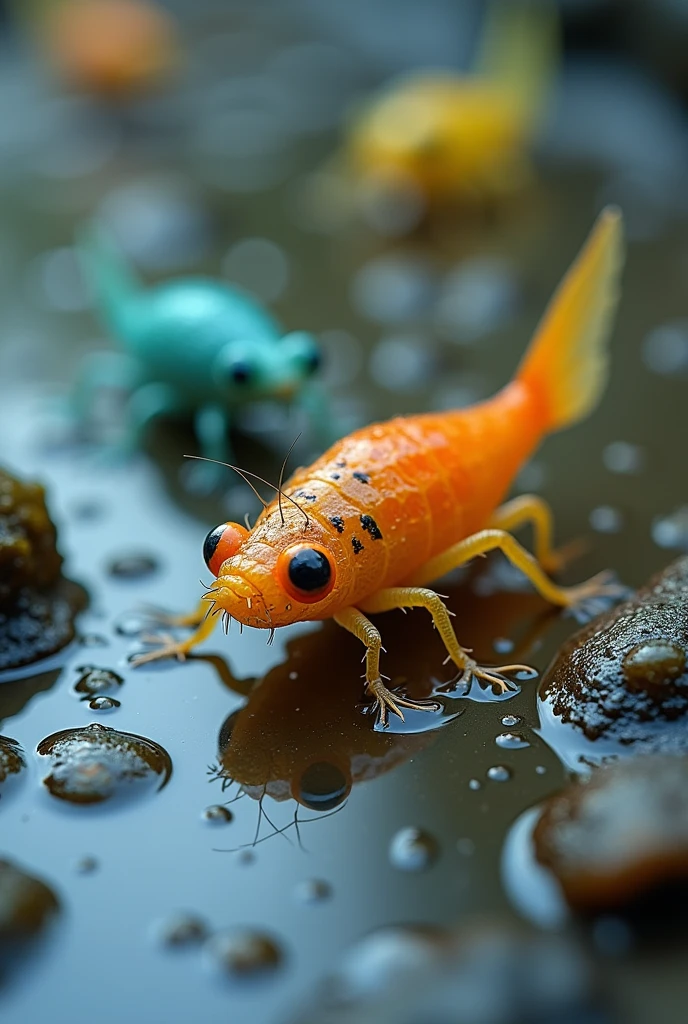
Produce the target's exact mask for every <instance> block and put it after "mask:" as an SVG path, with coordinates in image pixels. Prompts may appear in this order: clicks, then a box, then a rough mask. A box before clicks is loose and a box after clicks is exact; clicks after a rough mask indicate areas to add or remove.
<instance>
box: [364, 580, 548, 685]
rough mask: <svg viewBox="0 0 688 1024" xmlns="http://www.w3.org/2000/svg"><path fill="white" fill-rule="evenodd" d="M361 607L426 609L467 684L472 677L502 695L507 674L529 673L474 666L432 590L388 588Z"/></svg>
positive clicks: (524, 668)
mask: <svg viewBox="0 0 688 1024" xmlns="http://www.w3.org/2000/svg"><path fill="white" fill-rule="evenodd" d="M362 607H363V608H364V609H365V610H366V611H367V612H373V613H375V612H389V611H392V610H394V609H395V608H426V609H427V610H428V611H429V612H430V614H431V615H432V621H433V622H434V624H435V627H436V629H437V632H438V633H439V635H440V637H441V638H442V642H443V644H444V646H445V647H446V649H447V653H448V654H449V657H450V658H451V660H452V661H453V662H454V664H455V665H456V667H457V668H458V669H459V671H460V672H461V673H462V674H463V676H464V677H466V679H467V681H470V679H471V677H472V676H475V677H476V678H477V679H478V680H480V681H482V682H485V683H489V684H490V685H493V686H498V687H499V689H500V690H501V692H502V693H505V692H506V691H507V690H509V689H511V680H510V679H509V673H511V672H532V669H531V668H530V667H529V666H528V665H500V666H499V668H482V667H481V666H480V665H478V663H477V662H476V661H474V660H473V658H471V657H470V652H469V651H468V650H467V649H466V648H464V647H462V646H461V644H460V643H459V641H458V640H457V638H456V633H455V632H454V627H453V626H452V624H451V619H450V618H449V615H450V612H449V611H448V610H447V607H446V606H445V604H444V602H443V601H442V598H441V597H440V595H439V594H436V593H435V591H434V590H428V589H427V588H426V587H388V588H386V589H385V590H378V592H377V593H376V594H373V595H372V596H371V597H368V598H366V600H365V601H364V602H363V604H362Z"/></svg>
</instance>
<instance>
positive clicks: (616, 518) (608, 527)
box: [588, 505, 623, 533]
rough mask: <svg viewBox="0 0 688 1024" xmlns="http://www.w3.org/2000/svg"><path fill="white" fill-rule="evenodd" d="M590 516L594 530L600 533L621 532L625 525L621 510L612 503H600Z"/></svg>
mask: <svg viewBox="0 0 688 1024" xmlns="http://www.w3.org/2000/svg"><path fill="white" fill-rule="evenodd" d="M588 518H589V522H590V525H591V526H592V528H593V530H596V531H597V532H598V533H619V531H620V530H621V529H622V527H623V516H622V514H621V512H619V510H618V508H613V507H612V506H611V505H598V507H597V508H594V509H593V510H592V512H591V513H590V516H589V517H588Z"/></svg>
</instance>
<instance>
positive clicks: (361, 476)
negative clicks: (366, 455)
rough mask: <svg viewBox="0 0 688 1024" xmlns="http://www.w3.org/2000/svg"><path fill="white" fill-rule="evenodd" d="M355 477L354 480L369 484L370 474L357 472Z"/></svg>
mask: <svg viewBox="0 0 688 1024" xmlns="http://www.w3.org/2000/svg"><path fill="white" fill-rule="evenodd" d="M353 478H354V480H358V481H359V482H360V483H362V484H369V483H370V477H369V476H368V474H367V473H358V472H356V473H354V474H353Z"/></svg>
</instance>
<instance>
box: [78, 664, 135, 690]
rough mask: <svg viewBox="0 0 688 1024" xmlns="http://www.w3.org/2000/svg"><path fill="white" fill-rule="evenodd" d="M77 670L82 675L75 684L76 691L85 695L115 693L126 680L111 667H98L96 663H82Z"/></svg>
mask: <svg viewBox="0 0 688 1024" xmlns="http://www.w3.org/2000/svg"><path fill="white" fill-rule="evenodd" d="M77 672H80V673H81V674H80V676H79V678H78V679H77V681H76V683H75V684H74V692H75V693H79V694H84V696H85V697H97V696H100V695H101V694H105V693H109V694H111V693H115V692H116V691H117V690H118V689H119V687H120V686H121V685H122V683H123V682H124V680H123V679H122V677H121V676H120V675H118V674H117V672H113V671H112V669H109V668H96V667H95V666H94V665H81V666H80V667H79V668H78V669H77Z"/></svg>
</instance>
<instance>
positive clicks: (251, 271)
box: [222, 238, 289, 302]
mask: <svg viewBox="0 0 688 1024" xmlns="http://www.w3.org/2000/svg"><path fill="white" fill-rule="evenodd" d="M222 272H223V274H224V275H225V277H227V278H229V280H230V281H231V282H232V284H236V285H238V286H239V287H240V288H245V289H246V291H248V292H251V294H252V295H255V296H256V297H257V298H259V299H261V300H262V301H263V302H274V301H275V299H279V297H280V296H281V295H282V294H283V293H284V291H285V289H286V287H287V285H288V283H289V261H288V259H287V257H286V255H285V253H284V251H283V250H282V249H281V248H280V247H279V246H278V245H276V243H275V242H271V241H270V240H269V239H268V238H242V239H241V241H239V242H237V243H236V244H235V245H233V246H232V248H231V249H230V250H229V252H228V253H227V255H226V256H225V258H224V260H223V262H222Z"/></svg>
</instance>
